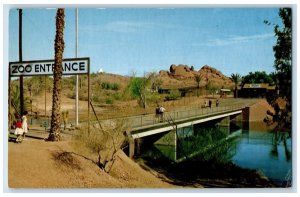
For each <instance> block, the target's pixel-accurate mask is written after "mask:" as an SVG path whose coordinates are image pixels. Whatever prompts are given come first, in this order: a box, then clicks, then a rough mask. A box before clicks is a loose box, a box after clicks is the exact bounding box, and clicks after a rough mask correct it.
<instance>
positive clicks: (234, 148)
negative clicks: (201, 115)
mask: <svg viewBox="0 0 300 197" xmlns="http://www.w3.org/2000/svg"><path fill="white" fill-rule="evenodd" d="M174 136H175V135H174V133H173V134H172V133H171V132H170V133H169V134H168V135H166V136H163V137H162V138H163V140H160V143H156V142H155V143H145V145H142V146H141V149H140V157H141V158H143V159H144V160H170V161H173V162H175V161H176V162H177V163H178V162H181V161H184V160H186V158H188V160H195V159H199V160H204V161H216V162H219V161H220V160H221V162H228V161H230V162H232V163H234V164H235V165H237V166H239V167H242V168H247V169H254V170H257V171H259V172H260V173H261V174H263V175H264V176H266V177H268V178H269V179H270V180H271V181H272V182H273V183H275V184H276V186H278V187H289V186H291V181H292V140H291V137H290V135H289V134H288V133H283V132H274V131H272V130H271V129H270V128H268V127H266V126H265V124H264V123H250V124H249V125H248V126H247V128H246V129H242V128H241V125H240V126H237V125H236V124H231V125H230V127H225V128H224V127H218V128H217V127H214V128H210V127H207V126H205V127H204V128H203V126H202V125H200V126H198V127H186V128H182V129H178V130H177V135H176V138H177V144H176V145H177V146H175V143H174V142H175V139H174ZM166 142H167V143H166Z"/></svg>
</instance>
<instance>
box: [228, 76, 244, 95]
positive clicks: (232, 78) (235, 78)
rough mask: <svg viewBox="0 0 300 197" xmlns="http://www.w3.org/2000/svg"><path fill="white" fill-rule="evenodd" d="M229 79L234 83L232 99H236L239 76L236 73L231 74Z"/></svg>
mask: <svg viewBox="0 0 300 197" xmlns="http://www.w3.org/2000/svg"><path fill="white" fill-rule="evenodd" d="M230 78H231V80H232V81H233V83H234V98H237V97H238V91H237V86H238V84H239V82H240V80H241V75H240V74H238V73H236V74H234V73H232V74H231V77H230Z"/></svg>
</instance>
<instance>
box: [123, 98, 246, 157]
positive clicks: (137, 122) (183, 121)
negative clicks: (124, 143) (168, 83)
mask: <svg viewBox="0 0 300 197" xmlns="http://www.w3.org/2000/svg"><path fill="white" fill-rule="evenodd" d="M249 104H251V103H247V105H245V103H237V104H231V105H227V106H219V107H212V108H207V107H206V108H201V107H194V108H190V109H186V110H178V111H171V112H165V113H164V115H163V121H162V122H161V121H160V117H157V116H156V115H155V114H151V115H142V116H135V117H128V118H127V121H129V122H130V125H132V128H131V131H129V132H128V136H129V156H130V157H133V156H134V154H135V150H136V149H139V141H140V140H139V139H141V138H144V137H148V136H153V135H160V136H161V135H164V133H166V134H167V133H170V132H172V131H173V134H174V135H173V136H174V137H172V139H173V140H174V144H175V146H176V141H177V139H176V137H177V136H176V135H177V133H176V132H177V129H180V128H185V127H189V126H194V125H198V124H200V123H204V122H212V123H213V124H218V125H219V126H228V127H229V125H230V121H231V120H232V119H235V118H238V119H239V120H240V121H242V120H244V121H248V114H249V107H247V106H249ZM174 131H175V132H174Z"/></svg>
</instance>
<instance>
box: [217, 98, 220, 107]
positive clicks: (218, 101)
mask: <svg viewBox="0 0 300 197" xmlns="http://www.w3.org/2000/svg"><path fill="white" fill-rule="evenodd" d="M219 104H220V103H219V99H217V102H216V107H219Z"/></svg>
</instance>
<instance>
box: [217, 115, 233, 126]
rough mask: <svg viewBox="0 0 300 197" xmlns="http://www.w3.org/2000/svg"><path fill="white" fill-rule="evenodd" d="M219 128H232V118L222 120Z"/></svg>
mask: <svg viewBox="0 0 300 197" xmlns="http://www.w3.org/2000/svg"><path fill="white" fill-rule="evenodd" d="M218 126H220V127H230V116H227V117H224V118H222V119H221V121H220V122H219V123H218Z"/></svg>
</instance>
